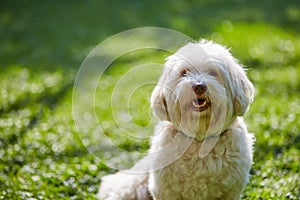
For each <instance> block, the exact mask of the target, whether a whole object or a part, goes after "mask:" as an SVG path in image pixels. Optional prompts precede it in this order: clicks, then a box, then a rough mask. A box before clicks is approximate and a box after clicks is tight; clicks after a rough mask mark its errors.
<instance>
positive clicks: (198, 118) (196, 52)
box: [98, 40, 254, 200]
mask: <svg viewBox="0 0 300 200" xmlns="http://www.w3.org/2000/svg"><path fill="white" fill-rule="evenodd" d="M253 93H254V88H253V85H252V83H251V82H250V81H249V80H248V78H247V76H246V74H245V71H244V70H243V68H242V67H241V65H240V64H239V63H238V61H237V60H236V59H235V58H233V57H232V55H231V54H230V52H229V51H228V50H227V49H226V48H224V47H223V46H221V45H218V44H215V43H213V42H210V41H206V40H202V41H200V42H198V43H189V44H187V45H186V46H184V47H182V48H181V49H179V50H178V51H177V52H176V53H175V54H173V55H171V56H170V57H168V58H167V61H166V64H165V68H164V71H163V74H162V76H161V78H160V80H159V83H158V84H157V86H156V87H155V89H154V91H153V93H152V97H151V106H152V109H153V111H154V114H155V116H157V117H158V119H159V120H160V122H159V123H158V125H157V127H156V131H155V134H154V136H153V138H152V141H151V148H150V151H149V154H148V159H146V160H148V162H144V163H143V164H142V165H143V166H145V165H147V164H149V170H148V171H147V173H144V174H126V173H124V172H118V173H117V174H114V175H109V176H105V177H104V178H103V179H102V184H101V187H100V191H99V194H98V197H99V198H100V199H123V200H124V199H126V200H127V199H141V200H145V199H156V200H168V199H172V200H174V199H175V200H177V199H188V200H189V199H207V200H214V199H221V200H224V199H240V195H241V192H242V190H243V188H244V187H245V185H246V183H247V181H248V176H249V171H250V167H251V163H252V145H253V140H254V138H253V136H252V135H250V134H249V133H248V131H247V128H246V125H245V123H244V121H243V119H242V115H244V113H245V112H246V111H247V109H248V106H249V104H250V103H251V102H252V100H253ZM139 166H141V165H139Z"/></svg>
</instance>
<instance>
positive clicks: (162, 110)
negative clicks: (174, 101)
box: [151, 83, 169, 121]
mask: <svg viewBox="0 0 300 200" xmlns="http://www.w3.org/2000/svg"><path fill="white" fill-rule="evenodd" d="M151 108H152V110H153V113H154V115H155V116H156V117H158V118H159V119H160V120H161V121H164V120H166V121H169V114H168V108H167V103H166V99H165V96H164V94H163V87H162V85H160V84H159V83H158V84H157V86H156V87H155V88H154V90H153V92H152V95H151Z"/></svg>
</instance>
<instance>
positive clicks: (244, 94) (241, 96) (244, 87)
mask: <svg viewBox="0 0 300 200" xmlns="http://www.w3.org/2000/svg"><path fill="white" fill-rule="evenodd" d="M236 69H238V70H237V72H238V73H232V76H233V77H232V79H233V88H234V89H233V106H234V112H235V114H236V115H237V116H242V115H244V114H245V113H246V111H247V109H248V107H249V105H250V103H251V102H252V101H253V96H254V87H253V84H252V83H251V82H250V81H249V79H248V78H247V76H246V74H245V72H244V70H243V68H242V67H238V68H236ZM239 69H240V70H239Z"/></svg>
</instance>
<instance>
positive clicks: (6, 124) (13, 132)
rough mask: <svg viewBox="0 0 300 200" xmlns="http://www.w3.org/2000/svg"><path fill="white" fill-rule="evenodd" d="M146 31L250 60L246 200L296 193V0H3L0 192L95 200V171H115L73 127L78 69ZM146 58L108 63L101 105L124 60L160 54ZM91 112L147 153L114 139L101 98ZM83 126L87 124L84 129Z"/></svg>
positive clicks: (299, 110) (142, 101)
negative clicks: (250, 154) (104, 49)
mask: <svg viewBox="0 0 300 200" xmlns="http://www.w3.org/2000/svg"><path fill="white" fill-rule="evenodd" d="M146 26H155V27H162V28H169V29H173V30H177V31H180V32H182V33H184V34H186V35H188V36H190V37H191V38H193V39H194V40H199V39H200V38H207V39H211V40H214V41H215V42H218V43H221V44H223V45H226V46H228V47H230V48H231V51H232V53H233V55H234V56H235V57H236V58H238V59H239V60H240V61H241V63H243V64H244V65H245V66H247V68H248V75H249V78H250V79H251V80H252V81H253V82H254V85H255V88H256V98H255V101H254V103H253V105H252V106H251V108H250V110H249V112H248V113H247V115H246V116H245V118H246V121H247V123H248V124H249V130H250V132H254V133H255V135H256V137H257V141H256V146H255V154H254V165H253V169H252V170H251V176H252V177H251V181H250V183H249V185H248V186H247V189H246V191H245V193H244V196H243V199H284V198H286V199H299V196H300V189H299V185H300V176H299V174H300V169H299V162H298V161H299V159H300V158H299V157H300V155H299V153H300V125H299V120H300V100H299V92H300V81H299V80H300V78H299V76H300V36H299V33H300V1H298V0H285V1H282V0H265V1H257V0H252V1H247V0H226V1H217V0H201V1H196V0H188V1H179V0H172V1H171V0H166V1H156V0H153V1H147V0H146V1H138V0H124V1H121V0H119V1H117V0H112V1H108V0H107V1H106V0H100V1H96V0H86V1H80V0H73V1H68V0H65V1H43V2H42V1H37V0H28V1H17V0H12V1H1V2H0V91H1V92H0V199H29V198H32V199H56V198H62V199H64V198H66V199H93V198H94V194H95V193H96V192H97V189H98V187H99V185H100V178H101V176H103V175H105V174H107V173H112V172H114V171H115V170H113V169H110V168H109V167H107V166H106V165H105V163H102V162H100V161H99V160H98V159H96V158H95V157H94V156H93V155H92V154H90V153H89V152H88V151H87V149H86V148H87V147H86V146H84V145H83V144H82V141H81V139H80V137H79V135H78V134H77V131H76V128H75V124H74V122H73V118H72V89H73V84H74V80H75V76H76V73H77V71H78V70H79V67H80V65H81V63H82V62H83V60H84V59H85V57H86V56H87V55H88V54H89V52H90V51H91V50H92V49H93V48H94V47H95V46H96V45H98V44H99V43H100V42H101V41H103V40H105V39H106V38H108V37H110V36H112V35H114V34H117V33H119V32H122V31H125V30H128V29H133V28H137V27H146ZM148 53H149V52H146V53H144V54H143V55H140V54H137V55H135V56H134V57H130V56H129V57H127V58H120V59H119V60H118V61H117V62H115V63H113V64H112V66H111V67H110V70H109V71H108V72H107V73H106V76H104V83H103V84H102V85H100V86H99V88H100V89H99V90H101V91H102V93H101V91H100V93H101V94H99V98H100V99H101V101H102V102H108V103H110V102H109V99H105V98H106V97H107V96H109V94H107V95H106V93H105V92H108V93H110V92H111V91H112V90H113V86H114V83H116V82H117V80H118V78H119V77H120V75H122V74H123V73H124V71H127V70H129V69H130V66H131V65H132V63H134V62H138V61H143V60H145V59H146V60H147V59H149V60H155V61H156V62H160V63H163V61H164V58H165V57H166V56H167V55H166V54H165V53H157V52H151V53H150V54H148ZM148 55H149V56H148ZM149 57H150V58H149ZM144 75H145V74H144ZM101 83H102V82H101ZM101 83H99V84H101ZM105 84H106V85H105ZM103 88H104V89H103ZM152 88H153V87H149V88H147V90H145V92H142V93H137V94H136V97H135V98H134V99H133V100H132V101H133V106H132V107H137V108H138V107H142V108H143V109H142V110H141V111H136V112H135V111H134V113H135V114H134V116H133V118H134V119H136V121H134V122H135V123H138V124H140V125H141V126H146V125H147V124H148V121H149V119H148V118H149V116H148V115H149V113H146V114H145V113H144V112H143V110H145V109H148V107H149V103H148V100H149V95H150V94H151V90H152ZM103 94H104V95H103ZM98 113H99V114H98V115H99V117H101V119H102V122H103V124H102V125H103V126H104V131H105V132H106V135H107V136H108V137H110V138H111V139H112V140H115V142H116V143H117V145H118V147H120V148H122V149H125V150H128V151H141V150H143V151H147V149H148V147H149V144H148V141H142V142H136V141H135V142H133V141H132V140H130V139H127V138H126V139H124V140H122V139H120V137H117V136H114V134H113V133H115V132H117V131H118V130H117V129H118V127H117V126H116V125H115V124H114V123H113V117H112V116H111V108H110V106H109V105H104V106H102V107H101V105H100V106H99V110H98ZM86 119H87V121H88V116H87V117H86ZM150 131H151V129H150ZM86 132H87V133H91V134H92V133H93V129H92V128H91V127H88V126H87V130H86ZM87 140H88V139H87ZM90 140H93V139H92V138H91V139H90ZM88 143H89V142H88V141H87V142H86V143H85V144H88Z"/></svg>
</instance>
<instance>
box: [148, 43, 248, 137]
mask: <svg viewBox="0 0 300 200" xmlns="http://www.w3.org/2000/svg"><path fill="white" fill-rule="evenodd" d="M253 93H254V88H253V85H252V83H251V82H250V81H249V80H248V78H247V76H246V74H245V71H244V69H243V68H242V67H241V65H240V64H239V63H238V61H237V60H236V59H235V58H233V57H232V55H231V54H230V52H229V51H228V50H227V49H226V48H224V47H223V46H221V45H218V44H215V43H213V42H209V41H206V40H202V41H200V42H199V43H189V44H187V45H186V46H184V47H182V48H180V49H179V50H178V51H177V52H176V53H175V54H173V55H171V56H169V57H168V58H167V61H166V63H165V67H164V71H163V74H162V76H161V78H160V80H159V82H158V84H157V86H156V87H155V89H154V91H153V93H152V96H151V106H152V109H153V111H154V114H155V115H156V116H157V117H158V118H159V119H160V120H167V121H170V122H171V123H172V124H173V125H174V126H175V127H176V128H177V129H178V130H180V131H182V132H183V133H185V134H186V135H188V136H192V137H196V138H197V139H200V140H201V139H204V138H205V137H208V136H213V135H218V134H220V133H222V132H223V131H224V130H226V129H227V128H228V126H229V125H230V124H231V123H232V122H233V121H234V119H235V118H236V117H237V116H242V115H243V114H244V113H245V112H246V111H247V108H248V106H249V104H250V103H251V101H252V100H253Z"/></svg>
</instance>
